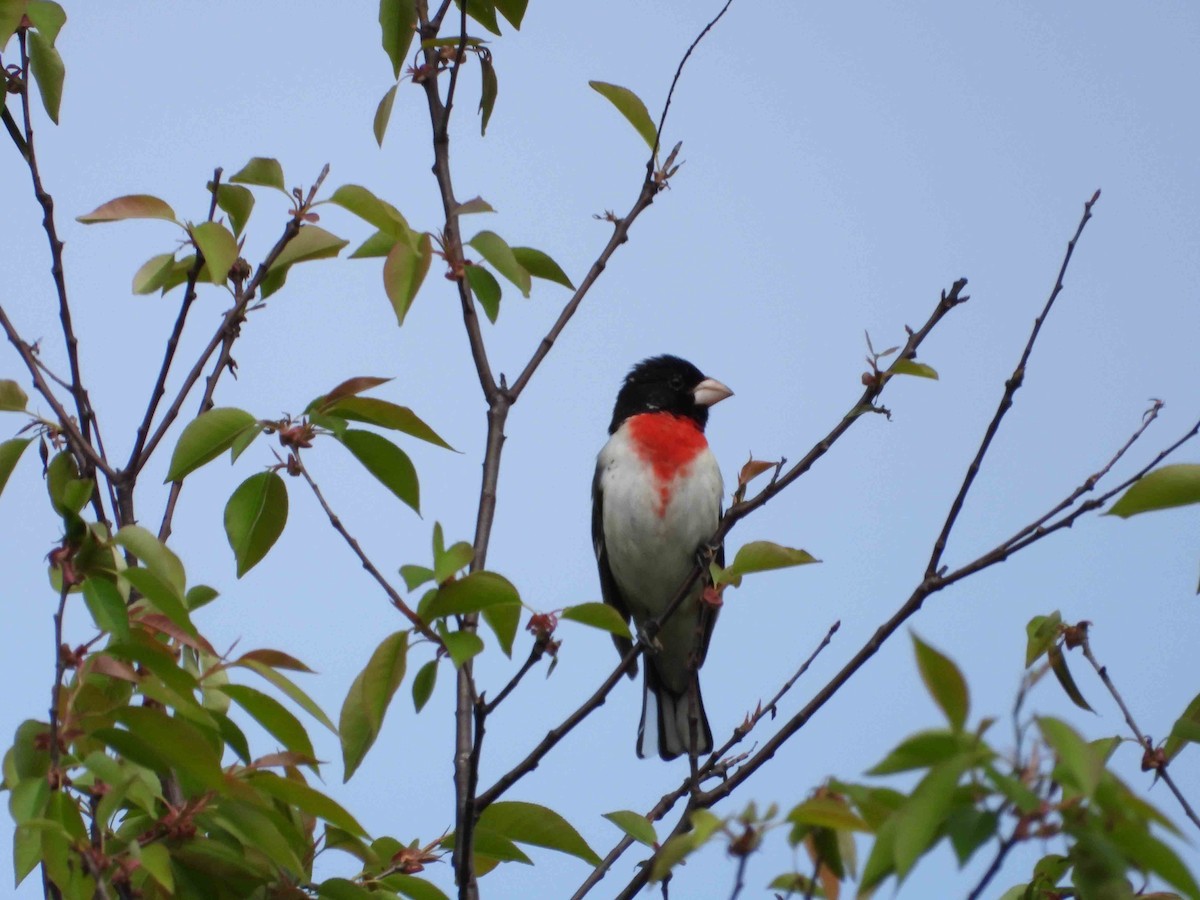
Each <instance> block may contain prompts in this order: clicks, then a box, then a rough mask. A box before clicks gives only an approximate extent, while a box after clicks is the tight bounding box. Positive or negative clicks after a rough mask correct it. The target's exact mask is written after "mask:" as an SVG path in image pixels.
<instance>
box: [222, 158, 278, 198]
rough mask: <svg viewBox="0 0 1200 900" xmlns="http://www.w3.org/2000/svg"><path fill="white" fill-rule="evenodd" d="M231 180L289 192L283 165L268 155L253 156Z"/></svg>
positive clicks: (236, 182)
mask: <svg viewBox="0 0 1200 900" xmlns="http://www.w3.org/2000/svg"><path fill="white" fill-rule="evenodd" d="M229 180H230V182H232V183H233V184H257V185H261V186H262V187H273V188H277V189H278V190H281V191H283V192H284V193H285V194H286V193H287V188H285V187H284V186H283V166H281V165H279V160H277V159H271V158H270V157H267V156H255V157H253V158H252V159H251V160H250V162H248V163H246V164H245V165H244V166H242V168H241V169H239V170H238V173H237V174H236V175H234V176H233V177H232V178H230V179H229Z"/></svg>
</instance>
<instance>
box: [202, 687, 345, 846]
mask: <svg viewBox="0 0 1200 900" xmlns="http://www.w3.org/2000/svg"><path fill="white" fill-rule="evenodd" d="M217 690H219V691H221V692H222V693H223V694H226V695H227V696H229V697H230V698H232V700H233V702H234V703H236V704H237V705H238V706H240V707H241V708H242V709H244V710H245V711H246V712H248V713H249V714H250V716H251V717H252V718H253V719H254V721H256V722H258V724H259V725H261V726H262V727H263V728H265V729H266V730H267V733H268V734H270V735H271V736H272V737H274V738H275V739H276V740H278V741H279V742H280V743H281V744H283V746H284V748H285V749H287V750H291V751H292V752H293V753H299V754H301V755H303V756H307V757H308V758H309V759H315V758H316V753H315V752H314V750H313V745H312V741H310V740H309V738H308V732H307V731H305V729H304V726H303V725H302V724H301V723H300V720H299V719H297V718H296V717H295V716H294V715H292V713H291V712H290V711H289V710H288V709H287V707H285V706H284V705H283V704H282V703H280V702H279V701H278V700H276V699H275V698H274V697H271V696H269V695H267V694H264V693H263V692H262V691H257V690H255V689H254V688H252V687H246V686H245V685H242V684H222V685H220V686H219V687H218V688H217ZM343 827H345V826H343Z"/></svg>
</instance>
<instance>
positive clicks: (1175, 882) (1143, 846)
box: [1110, 823, 1200, 900]
mask: <svg viewBox="0 0 1200 900" xmlns="http://www.w3.org/2000/svg"><path fill="white" fill-rule="evenodd" d="M1110 837H1111V839H1112V842H1113V843H1114V844H1115V845H1116V846H1117V847H1119V848H1120V849H1121V850H1122V851H1123V852H1124V854H1125V856H1126V858H1127V859H1128V860H1129V861H1130V862H1131V863H1133V864H1134V865H1135V866H1136V867H1137V868H1138V869H1140V870H1141V871H1143V872H1150V873H1152V874H1154V875H1157V876H1158V877H1159V878H1161V879H1162V880H1163V881H1165V882H1167V883H1168V884H1170V885H1171V886H1172V887H1175V888H1178V889H1179V890H1180V891H1182V892H1183V893H1184V894H1185V895H1187V896H1188V897H1190V898H1192V900H1196V898H1200V884H1197V883H1196V879H1195V878H1194V877H1193V876H1192V873H1191V872H1189V871H1188V867H1187V866H1186V865H1184V863H1183V861H1182V860H1181V859H1180V858H1179V856H1178V855H1177V854H1176V853H1175V851H1174V850H1172V849H1171V848H1170V847H1169V846H1167V845H1166V844H1164V843H1163V842H1162V841H1160V840H1159V839H1158V838H1156V837H1155V836H1154V835H1152V834H1151V833H1150V832H1149V830H1148V829H1147V828H1146V827H1145V826H1142V825H1134V824H1132V823H1123V824H1120V825H1117V826H1116V827H1115V828H1113V829H1112V831H1111V833H1110Z"/></svg>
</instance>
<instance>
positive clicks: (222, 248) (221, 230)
mask: <svg viewBox="0 0 1200 900" xmlns="http://www.w3.org/2000/svg"><path fill="white" fill-rule="evenodd" d="M192 240H193V241H195V242H196V247H197V248H198V249H199V250H200V252H201V253H202V254H204V262H205V263H206V265H207V268H208V280H209V281H211V282H212V283H213V284H224V283H225V280H226V279H227V278H228V277H229V269H230V268H231V267H232V266H233V264H234V262H235V261H236V260H237V257H238V245H237V238H235V237H234V236H233V234H232V233H231V232H230V231H229V229H228V228H226V227H225V226H224V225H222V224H221V223H220V222H202V223H201V224H199V225H193V226H192Z"/></svg>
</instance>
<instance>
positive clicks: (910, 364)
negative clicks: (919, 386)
mask: <svg viewBox="0 0 1200 900" xmlns="http://www.w3.org/2000/svg"><path fill="white" fill-rule="evenodd" d="M888 371H889V372H890V373H891V374H893V375H916V376H917V377H918V378H932V379H933V380H934V381H937V380H938V373H937V372H936V371H935V370H934V368H933V367H932V366H927V365H925V363H919V362H917V361H916V360H915V359H898V360H896V361H895V362H894V363H892V366H891V368H890V369H888Z"/></svg>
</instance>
